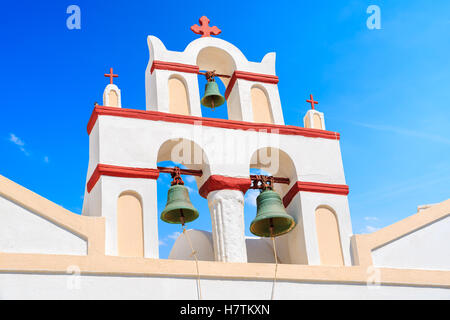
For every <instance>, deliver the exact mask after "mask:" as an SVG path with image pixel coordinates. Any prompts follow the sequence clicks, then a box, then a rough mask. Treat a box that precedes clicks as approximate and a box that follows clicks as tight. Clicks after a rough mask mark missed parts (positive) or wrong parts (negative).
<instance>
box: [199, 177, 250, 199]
mask: <svg viewBox="0 0 450 320" xmlns="http://www.w3.org/2000/svg"><path fill="white" fill-rule="evenodd" d="M251 184H252V181H251V180H250V178H233V177H225V176H218V175H212V176H210V177H209V178H208V180H206V182H205V183H204V184H203V185H202V186H201V188H200V190H199V194H200V195H201V196H202V197H203V198H208V194H209V193H210V192H213V191H217V190H238V191H242V192H243V193H244V194H245V193H246V192H247V190H248V189H249V188H250V186H251Z"/></svg>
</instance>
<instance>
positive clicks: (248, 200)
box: [245, 189, 260, 207]
mask: <svg viewBox="0 0 450 320" xmlns="http://www.w3.org/2000/svg"><path fill="white" fill-rule="evenodd" d="M259 193H260V192H259V190H254V189H251V190H249V191H247V193H246V195H245V204H247V205H249V206H252V207H256V198H258V196H259Z"/></svg>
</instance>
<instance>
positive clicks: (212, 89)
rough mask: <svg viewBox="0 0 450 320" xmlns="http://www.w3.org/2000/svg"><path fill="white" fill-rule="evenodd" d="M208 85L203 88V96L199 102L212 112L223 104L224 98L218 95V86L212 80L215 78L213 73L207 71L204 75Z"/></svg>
mask: <svg viewBox="0 0 450 320" xmlns="http://www.w3.org/2000/svg"><path fill="white" fill-rule="evenodd" d="M205 76H206V80H207V81H208V83H207V84H206V86H205V95H204V96H203V98H202V100H201V101H200V102H201V104H202V105H204V106H205V107H208V108H212V109H213V110H214V108H215V107H220V106H221V105H223V104H224V103H225V101H226V100H225V98H224V97H223V96H222V95H221V94H220V91H219V86H218V85H217V82H216V81H215V80H214V78H215V77H216V76H217V75H216V73H215V71H208V72H206V74H205Z"/></svg>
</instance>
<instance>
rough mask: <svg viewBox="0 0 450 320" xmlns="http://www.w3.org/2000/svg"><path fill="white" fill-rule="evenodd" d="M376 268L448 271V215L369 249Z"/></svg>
mask: <svg viewBox="0 0 450 320" xmlns="http://www.w3.org/2000/svg"><path fill="white" fill-rule="evenodd" d="M372 257H373V263H374V265H375V266H377V267H392V268H406V269H429V270H450V216H447V217H446V218H443V219H440V220H438V221H436V222H434V223H432V224H430V225H427V226H425V227H423V228H421V229H419V230H417V231H414V232H412V233H410V234H408V235H406V236H404V237H402V238H400V239H397V240H395V241H392V242H391V243H389V244H387V245H385V246H383V247H380V248H378V249H376V250H374V251H373V252H372Z"/></svg>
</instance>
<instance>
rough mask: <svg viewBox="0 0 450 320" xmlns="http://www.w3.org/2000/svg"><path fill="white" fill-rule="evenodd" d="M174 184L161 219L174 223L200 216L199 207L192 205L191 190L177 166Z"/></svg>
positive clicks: (168, 193)
mask: <svg viewBox="0 0 450 320" xmlns="http://www.w3.org/2000/svg"><path fill="white" fill-rule="evenodd" d="M172 177H173V181H172V185H171V187H170V188H169V191H168V192H167V203H166V207H165V208H164V210H163V212H162V213H161V220H162V221H164V222H167V223H172V224H182V225H184V224H185V223H187V222H192V221H194V220H195V219H197V218H198V216H199V214H198V211H197V209H195V207H194V206H193V205H192V202H191V200H190V198H189V191H188V189H187V188H186V187H185V186H184V182H183V180H182V179H181V176H180V168H177V167H175V169H174V173H173V174H172Z"/></svg>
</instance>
